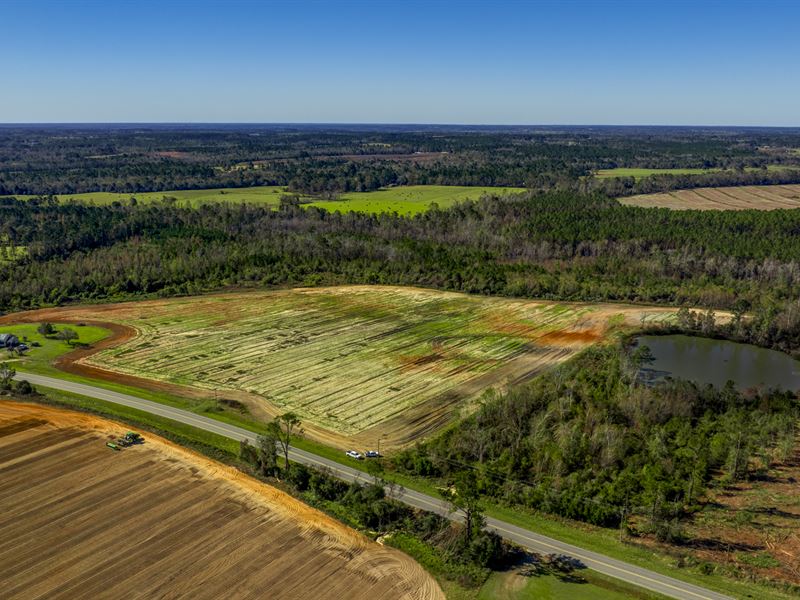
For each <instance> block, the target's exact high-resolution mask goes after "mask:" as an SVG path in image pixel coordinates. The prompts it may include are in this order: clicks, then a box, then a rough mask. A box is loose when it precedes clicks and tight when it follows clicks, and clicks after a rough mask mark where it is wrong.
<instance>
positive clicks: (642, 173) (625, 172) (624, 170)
mask: <svg viewBox="0 0 800 600" xmlns="http://www.w3.org/2000/svg"><path fill="white" fill-rule="evenodd" d="M791 168H795V167H792V166H788V165H767V170H768V171H782V170H784V169H791ZM722 170H723V169H637V168H628V167H618V168H616V169H601V170H599V171H597V172H596V173H595V177H597V178H599V179H610V178H612V177H633V178H634V179H637V180H638V179H644V178H645V177H650V176H652V175H705V174H707V173H717V172H719V171H722ZM760 170H761V169H759V168H758V167H747V168H746V169H745V171H749V172H754V171H760Z"/></svg>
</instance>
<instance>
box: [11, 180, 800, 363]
mask: <svg viewBox="0 0 800 600" xmlns="http://www.w3.org/2000/svg"><path fill="white" fill-rule="evenodd" d="M798 231H800V211H788V210H787V211H772V212H759V211H742V212H723V211H720V212H697V211H669V210H666V209H643V208H636V207H624V206H621V205H619V203H617V202H616V201H614V200H609V199H607V198H604V197H602V196H598V195H588V196H586V195H579V194H574V193H569V192H558V193H555V192H553V193H548V194H527V195H521V196H517V197H513V198H485V199H483V200H481V201H478V202H467V203H464V204H461V205H458V206H456V207H455V208H452V209H449V210H433V211H430V212H428V213H425V214H422V215H418V216H416V217H413V218H407V217H400V216H397V215H390V214H383V215H366V214H358V213H348V214H338V213H333V214H332V213H328V212H326V211H324V210H321V209H316V208H298V207H293V206H284V207H283V208H282V209H281V210H279V211H274V210H269V209H267V208H263V207H257V206H248V205H236V206H232V205H206V206H202V207H200V208H197V209H189V208H179V207H175V206H171V205H169V204H158V203H157V204H152V205H147V206H122V205H116V206H84V205H58V204H56V203H52V202H24V201H16V200H13V199H4V200H0V239H4V240H7V241H6V244H7V245H9V246H24V247H27V254H24V253H20V255H19V258H18V259H17V260H16V261H13V262H4V263H0V280H1V281H3V285H2V286H0V310H5V311H9V310H19V309H24V308H30V307H35V306H40V305H44V304H58V303H63V302H69V301H75V300H99V299H117V298H125V297H132V296H136V295H143V294H162V295H175V294H190V293H197V292H200V291H203V290H209V289H219V288H222V287H225V286H272V285H297V284H302V285H315V284H323V283H327V284H335V283H367V284H373V283H374V284H406V285H420V286H427V287H432V288H439V289H447V290H456V291H462V292H471V293H481V294H494V295H506V296H518V297H538V298H551V299H565V300H587V301H602V300H611V301H638V302H651V303H670V304H685V305H700V306H713V307H716V308H724V309H734V310H738V311H748V312H751V313H753V314H754V315H755V317H756V318H755V319H754V321H753V322H754V323H758V330H757V331H755V330H754V331H753V332H751V333H752V337H753V339H754V340H755V341H757V342H758V343H761V344H764V345H771V346H775V347H779V348H783V349H794V348H798V347H800V307H798V304H797V298H798V295H799V294H800V236H798V235H797V232H798Z"/></svg>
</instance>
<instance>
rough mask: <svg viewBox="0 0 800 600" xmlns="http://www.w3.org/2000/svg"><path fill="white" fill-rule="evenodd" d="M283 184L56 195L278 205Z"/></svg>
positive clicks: (97, 200) (104, 200)
mask: <svg viewBox="0 0 800 600" xmlns="http://www.w3.org/2000/svg"><path fill="white" fill-rule="evenodd" d="M284 189H285V188H284V187H282V186H260V187H250V188H214V189H207V190H169V191H164V192H137V193H135V194H134V193H116V192H86V193H83V194H59V195H58V196H57V198H58V199H59V200H60V201H62V202H68V201H70V200H75V201H79V202H87V203H89V204H99V205H106V204H111V203H113V202H122V203H127V202H129V201H130V199H131V198H136V201H137V202H143V203H148V202H157V201H160V200H164V198H175V201H176V204H178V205H179V206H192V207H197V206H201V205H203V204H209V203H219V202H232V203H243V202H250V203H253V204H266V205H269V206H278V204H280V197H281V194H284V193H286V192H285V191H284ZM17 197H18V198H23V199H26V200H27V199H31V198H34V197H35V196H17Z"/></svg>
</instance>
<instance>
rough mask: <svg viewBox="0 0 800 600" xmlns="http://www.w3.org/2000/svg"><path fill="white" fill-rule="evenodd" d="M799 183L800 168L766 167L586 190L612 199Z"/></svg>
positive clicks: (626, 180)
mask: <svg viewBox="0 0 800 600" xmlns="http://www.w3.org/2000/svg"><path fill="white" fill-rule="evenodd" d="M793 183H800V167H798V168H790V167H786V168H783V169H779V170H774V171H770V170H767V168H766V167H764V168H761V169H755V170H744V169H738V170H732V171H714V172H709V173H702V174H698V175H670V174H663V175H661V174H659V175H651V176H649V177H642V178H640V179H634V178H633V177H609V178H607V179H594V180H592V182H591V184H590V185H589V186H588V189H591V190H594V191H598V192H601V193H603V194H606V195H608V196H612V197H615V198H616V197H621V196H631V195H635V194H653V193H656V192H668V191H671V190H688V189H693V188H699V187H723V186H736V185H786V184H793Z"/></svg>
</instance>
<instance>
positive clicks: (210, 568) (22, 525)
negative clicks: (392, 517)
mask: <svg viewBox="0 0 800 600" xmlns="http://www.w3.org/2000/svg"><path fill="white" fill-rule="evenodd" d="M124 431H125V429H124V428H123V427H122V426H119V425H117V424H115V423H112V422H110V421H106V420H103V419H99V418H96V417H93V416H89V415H84V414H81V413H73V412H69V411H63V410H59V409H54V408H49V407H42V406H38V405H28V404H21V403H15V402H9V401H2V402H0V480H2V482H3V485H2V488H0V505H2V506H3V511H2V514H0V531H1V532H2V535H1V536H0V589H2V590H3V593H2V596H3V598H7V599H11V598H26V599H27V598H37V597H47V598H119V597H131V595H133V596H135V597H139V598H153V597H160V598H193V599H194V598H220V597H225V598H331V599H337V600H338V599H340V598H354V599H365V600H374V599H376V598H398V599H409V600H411V599H427V598H431V599H434V598H435V599H439V598H444V595H443V594H442V592H441V590H440V589H439V587H438V585H437V584H436V583H435V581H434V580H433V579H432V578H431V577H430V576H429V575H428V574H427V573H426V572H425V571H424V570H423V569H422V568H421V567H420V566H419V565H418V564H417V563H415V562H414V561H413V560H411V559H410V558H409V557H407V556H406V555H404V554H403V553H401V552H398V551H395V550H393V549H390V548H385V547H383V546H380V545H378V544H375V543H373V542H371V541H369V540H367V539H366V538H365V537H363V536H362V535H360V534H359V533H357V532H356V531H353V530H351V529H349V528H347V527H345V526H344V525H342V524H341V523H338V522H337V521H335V520H333V519H331V518H329V517H327V516H326V515H324V514H322V513H320V512H318V511H316V510H313V509H311V508H310V507H308V506H306V505H304V504H303V503H301V502H299V501H298V500H296V499H294V498H292V497H291V496H288V495H286V494H284V493H283V492H281V491H279V490H277V489H275V488H272V487H270V486H267V485H264V484H261V483H260V482H257V481H255V480H253V479H251V478H249V477H247V476H245V475H243V474H242V473H240V472H239V471H236V470H235V469H232V468H230V467H227V466H225V465H221V464H219V463H216V462H214V461H211V460H209V459H207V458H205V457H203V456H200V455H197V454H194V453H192V452H190V451H188V450H186V449H183V448H181V447H179V446H176V445H174V444H171V443H169V442H167V441H166V440H162V439H159V438H157V437H155V436H152V435H149V434H147V435H146V438H147V439H146V443H145V444H144V445H141V446H134V447H131V448H126V449H123V450H122V451H120V452H114V451H113V450H110V449H108V448H107V447H106V446H105V442H106V441H107V440H108V439H110V438H113V437H117V436H119V435H120V434H122V433H124Z"/></svg>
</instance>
